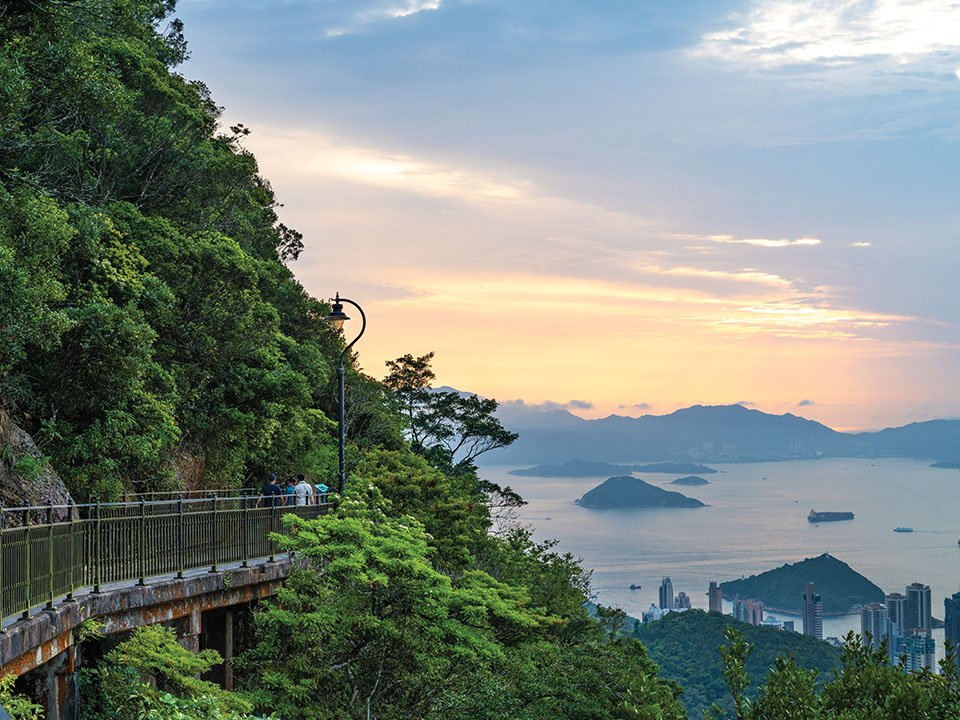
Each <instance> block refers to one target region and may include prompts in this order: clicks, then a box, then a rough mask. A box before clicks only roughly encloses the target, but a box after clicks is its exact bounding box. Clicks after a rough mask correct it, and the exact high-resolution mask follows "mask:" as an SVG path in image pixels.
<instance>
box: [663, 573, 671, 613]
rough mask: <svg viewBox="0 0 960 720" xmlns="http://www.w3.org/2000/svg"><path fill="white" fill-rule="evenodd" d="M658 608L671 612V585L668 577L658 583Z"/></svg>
mask: <svg viewBox="0 0 960 720" xmlns="http://www.w3.org/2000/svg"><path fill="white" fill-rule="evenodd" d="M660 607H661V608H663V609H664V610H673V583H672V582H670V578H668V577H665V578H664V579H663V580H661V581H660Z"/></svg>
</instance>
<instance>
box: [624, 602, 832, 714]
mask: <svg viewBox="0 0 960 720" xmlns="http://www.w3.org/2000/svg"><path fill="white" fill-rule="evenodd" d="M727 628H734V629H736V630H737V632H739V633H741V635H742V637H744V638H745V639H746V641H747V642H749V643H750V644H751V645H752V646H753V653H752V654H751V655H750V658H749V660H748V662H747V665H746V668H745V669H746V672H747V674H748V675H749V676H751V677H754V678H761V677H763V675H764V674H765V673H766V671H767V669H768V668H770V667H771V666H773V664H774V661H775V660H776V659H777V658H789V657H793V658H794V659H795V661H796V664H797V666H798V667H800V668H803V669H806V670H813V669H814V668H816V669H817V670H818V672H815V673H814V675H813V678H814V680H815V681H818V682H823V681H826V680H827V679H829V678H830V676H831V673H832V671H833V670H835V669H838V668H839V667H840V665H841V653H840V650H839V649H838V648H835V647H833V646H832V645H830V644H829V643H826V642H823V641H822V640H817V639H816V638H813V637H810V636H808V635H801V634H800V633H793V632H783V631H780V630H777V629H776V628H769V627H756V626H753V625H750V624H748V623H743V622H740V621H738V620H734V619H733V618H732V617H730V616H729V615H721V614H719V613H705V612H703V611H701V610H687V611H686V612H682V613H670V614H668V615H667V616H665V617H664V618H663V619H662V620H658V621H656V622H651V623H647V624H646V625H639V626H638V627H637V628H636V632H635V633H634V636H635V637H637V638H639V639H640V641H641V642H642V643H643V644H644V646H645V647H646V648H647V653H648V654H649V655H650V657H651V658H652V659H653V660H654V661H655V662H656V663H657V664H658V665H659V666H660V672H661V674H662V675H663V677H665V678H668V679H670V680H674V681H676V682H679V683H680V684H681V685H683V690H684V693H683V697H682V700H683V704H684V706H685V707H686V708H687V710H688V711H689V712H690V715H691V717H699V716H700V715H702V714H703V711H704V710H706V709H707V708H709V707H710V706H711V705H712V704H713V703H717V704H718V705H720V706H721V707H723V708H726V709H728V710H732V709H733V705H732V701H731V700H729V699H728V698H727V693H726V690H725V687H726V686H725V684H724V679H723V667H722V665H721V663H720V656H719V654H718V652H717V648H718V647H719V646H720V645H721V644H723V642H724V638H725V633H726V632H727ZM626 629H627V630H632V629H633V628H629V627H628V628H626Z"/></svg>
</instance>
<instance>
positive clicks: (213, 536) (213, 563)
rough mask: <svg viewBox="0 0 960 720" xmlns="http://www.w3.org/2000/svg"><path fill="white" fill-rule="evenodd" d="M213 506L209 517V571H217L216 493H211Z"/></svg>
mask: <svg viewBox="0 0 960 720" xmlns="http://www.w3.org/2000/svg"><path fill="white" fill-rule="evenodd" d="M210 504H211V505H212V506H213V514H212V516H211V518H210V522H211V524H212V527H211V530H210V572H212V573H215V572H217V494H216V493H214V494H213V498H212V499H211V501H210Z"/></svg>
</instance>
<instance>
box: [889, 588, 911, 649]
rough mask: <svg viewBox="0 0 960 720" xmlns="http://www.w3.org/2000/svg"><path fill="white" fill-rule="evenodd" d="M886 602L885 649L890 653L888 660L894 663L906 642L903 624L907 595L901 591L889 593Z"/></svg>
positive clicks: (905, 615) (905, 614)
mask: <svg viewBox="0 0 960 720" xmlns="http://www.w3.org/2000/svg"><path fill="white" fill-rule="evenodd" d="M886 604H887V618H886V620H885V621H884V629H885V634H886V637H887V650H888V651H889V653H890V662H891V663H894V664H896V663H897V661H898V659H899V658H900V655H901V653H902V652H903V649H904V643H905V642H906V638H905V637H904V633H905V630H904V626H905V625H906V618H907V596H906V595H904V594H902V593H889V594H888V595H887V598H886Z"/></svg>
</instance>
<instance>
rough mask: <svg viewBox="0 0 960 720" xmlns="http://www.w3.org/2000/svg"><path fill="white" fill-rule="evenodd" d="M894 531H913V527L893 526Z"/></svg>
mask: <svg viewBox="0 0 960 720" xmlns="http://www.w3.org/2000/svg"><path fill="white" fill-rule="evenodd" d="M893 531H894V532H913V528H905V527H895V528H894V529H893Z"/></svg>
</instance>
